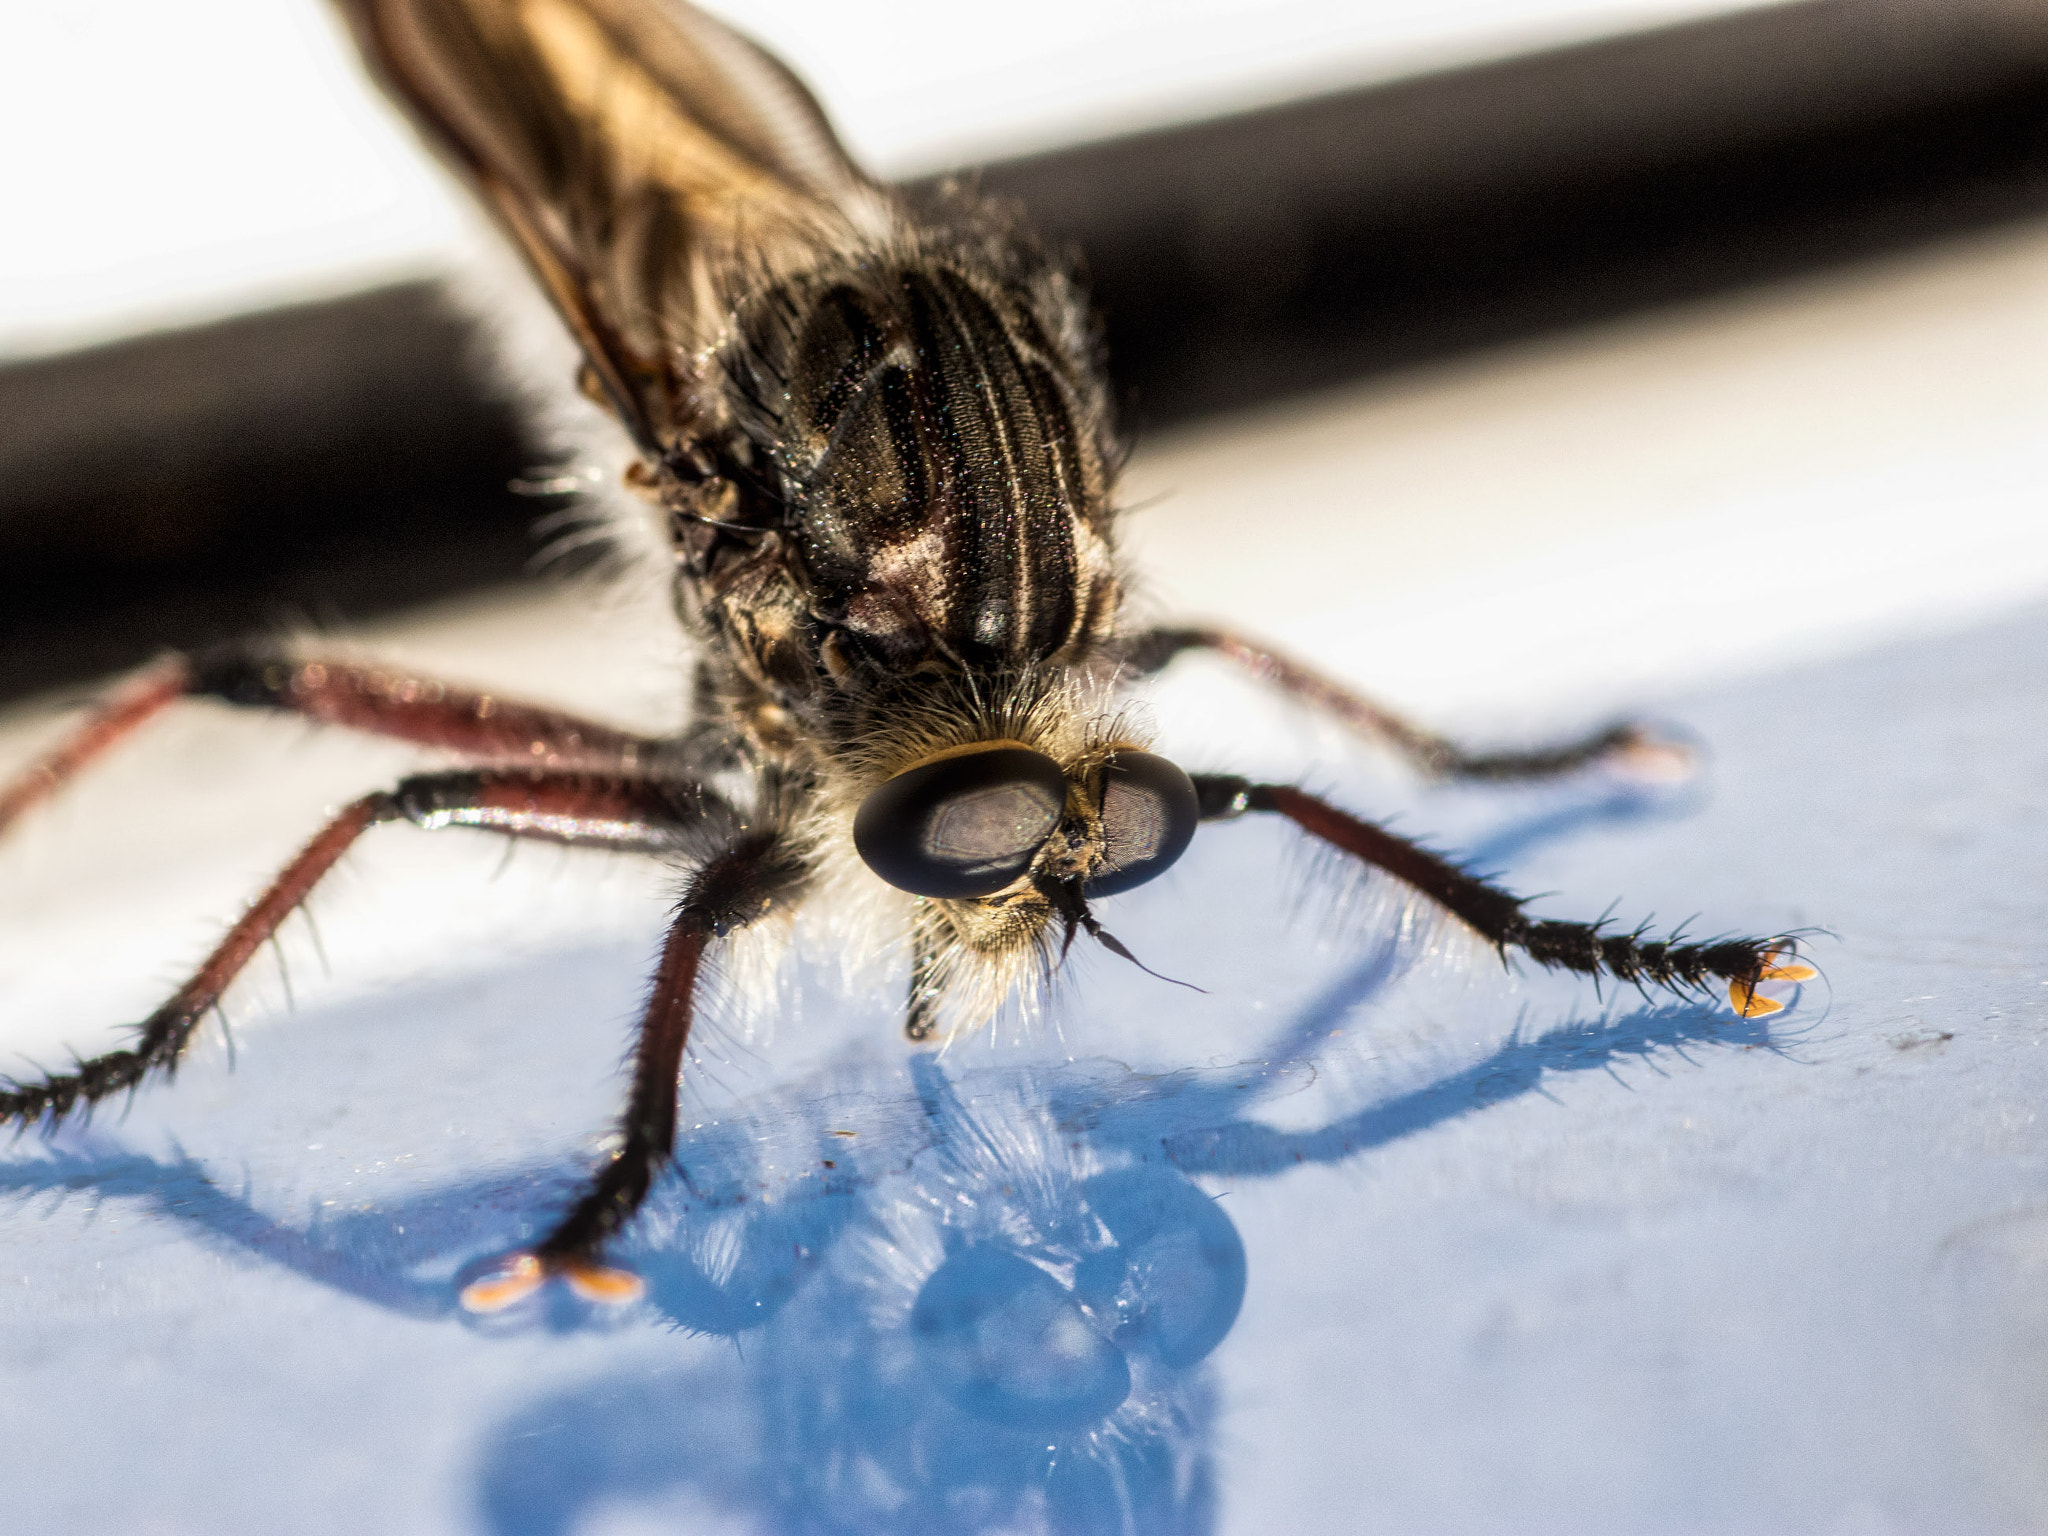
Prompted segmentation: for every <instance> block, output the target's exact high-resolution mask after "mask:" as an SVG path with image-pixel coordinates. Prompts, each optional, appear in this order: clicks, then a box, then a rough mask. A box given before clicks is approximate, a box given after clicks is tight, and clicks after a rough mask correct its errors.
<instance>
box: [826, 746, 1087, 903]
mask: <svg viewBox="0 0 2048 1536" xmlns="http://www.w3.org/2000/svg"><path fill="white" fill-rule="evenodd" d="M1066 804H1067V776H1066V775H1065V774H1064V773H1062V772H1060V765H1059V764H1058V763H1056V762H1054V761H1053V760H1052V759H1051V758H1049V757H1047V756H1045V754H1043V753H1042V752H1033V751H1031V750H1029V749H1028V748H1025V747H990V748H988V749H987V750H985V751H981V752H966V753H962V754H961V755H960V756H958V757H944V758H940V759H939V760H938V761H937V762H935V763H925V764H922V765H921V766H919V767H916V768H912V769H910V770H908V771H907V772H904V773H899V774H897V775H896V777H895V778H893V779H890V780H889V781H887V782H886V783H884V784H883V785H882V786H881V787H880V788H879V789H877V790H875V791H874V793H872V794H870V795H869V796H868V797H867V799H865V800H863V801H862V802H861V806H860V812H859V814H858V815H856V816H855V817H854V818H853V846H854V847H855V848H857V849H859V850H860V856H861V858H862V859H864V860H865V861H866V862H867V866H868V868H869V869H872V870H873V871H874V872H875V873H876V874H878V875H880V876H881V877H882V878H883V879H884V880H886V881H888V882H889V883H890V884H891V885H893V886H895V887H896V888H897V889H898V890H900V891H908V892H910V894H911V895H913V896H940V897H948V898H952V899H959V898H962V897H968V896H990V895H993V894H994V893H995V892H997V891H1000V890H1001V889H1002V888H1003V887H1004V886H1006V885H1008V884H1009V883H1010V882H1011V881H1013V880H1015V879H1016V878H1017V877H1018V876H1019V875H1021V874H1023V873H1024V871H1025V870H1027V869H1029V868H1030V867H1031V861H1032V859H1033V858H1034V857H1035V856H1036V855H1037V853H1038V850H1039V848H1040V847H1041V846H1043V845H1044V843H1045V840H1046V839H1047V838H1048V837H1050V836H1052V830H1053V828H1054V827H1056V826H1058V825H1059V823H1060V817H1061V816H1062V815H1063V814H1064V813H1065V810H1066Z"/></svg>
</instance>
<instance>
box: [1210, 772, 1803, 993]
mask: <svg viewBox="0 0 2048 1536" xmlns="http://www.w3.org/2000/svg"><path fill="white" fill-rule="evenodd" d="M1195 792H1196V794H1197V796H1198V797H1199V800H1200V803H1201V810H1202V817H1203V819H1204V820H1205V821H1221V820H1227V819H1229V818H1231V817H1234V816H1239V815H1242V814H1243V813H1245V812H1246V811H1270V812H1273V813H1275V814H1277V815H1280V816H1284V817H1286V818H1287V819H1288V820H1289V821H1291V822H1293V823H1294V824H1295V825H1296V826H1298V827H1300V828H1301V829H1302V830H1303V831H1305V832H1307V833H1308V834H1309V835H1310V836H1312V837H1316V838H1320V839H1321V840H1322V841H1323V842H1325V843H1328V844H1330V845H1331V846H1332V847H1334V848H1341V849H1342V850H1343V851H1344V852H1346V853H1348V854H1350V855H1351V856H1352V857H1354V858H1357V859H1360V860H1363V861H1364V862H1365V863H1367V864H1370V865H1372V866H1374V867H1375V868H1377V869H1382V870H1385V871H1386V872H1387V873H1388V874H1390V875H1392V876H1393V877H1394V878H1395V879H1397V880H1400V881H1401V882H1403V883H1404V884H1406V885H1408V886H1410V887H1412V888H1413V889H1415V890H1417V891H1420V892H1421V893H1422V894H1423V895H1424V896H1427V897H1428V898H1429V899H1430V900H1431V901H1433V902H1435V903H1436V904H1437V905H1439V906H1441V907H1442V908H1444V910H1446V911H1447V912H1449V913H1450V914H1451V915H1452V916H1453V917H1455V918H1457V919H1458V920H1459V921H1460V922H1462V923H1464V924H1465V926H1466V927H1468V928H1470V929H1472V930H1473V931H1474V932H1475V933H1477V934H1479V935H1480V937H1482V938H1484V939H1486V940H1487V941H1488V942H1489V943H1491V944H1493V945H1494V946H1495V947H1496V948H1498V949H1499V950H1500V951H1501V953H1502V955H1503V956H1505V955H1506V954H1507V953H1508V952H1509V951H1511V950H1512V951H1514V952H1516V953H1518V954H1522V955H1525V956H1527V957H1528V958H1529V959H1531V960H1533V961H1535V962H1536V963H1537V964H1538V965H1542V966H1547V967H1549V968H1551V969H1554V970H1562V971H1573V972H1576V973H1578V974H1579V975H1582V976H1611V977H1613V978H1614V979H1615V980H1617V981H1624V982H1629V983H1632V984H1634V985H1636V986H1641V987H1652V986H1655V987H1664V988H1667V989H1669V990H1671V991H1674V992H1680V993H1685V992H1696V991H1700V990H1703V989H1705V988H1707V987H1710V986H1712V985H1714V984H1715V983H1717V982H1718V983H1720V984H1721V985H1723V986H1725V988H1726V990H1727V994H1728V1001H1729V1002H1730V1004H1732V1005H1733V1007H1734V1009H1735V1011H1736V1012H1737V1013H1739V1014H1741V1015H1743V1016H1744V1017H1746V1018H1758V1017H1761V1016H1763V1015H1765V1014H1771V1013H1776V1012H1778V1011H1779V1010H1780V1009H1782V1008H1783V1007H1784V1006H1785V1005H1784V1004H1783V1003H1782V1002H1780V1001H1778V1000H1777V999H1776V998H1773V997H1768V996H1766V995H1765V994H1764V993H1762V992H1760V991H1758V990H1757V988H1758V987H1759V986H1760V985H1761V984H1762V983H1764V982H1767V981H1771V982H1801V981H1810V980H1811V979H1812V978H1813V976H1814V974H1815V973H1814V970H1813V968H1812V967H1811V966H1808V965H1802V964H1800V963H1798V962H1797V960H1796V958H1795V957H1796V954H1797V949H1798V945H1797V943H1796V941H1795V940H1794V939H1792V938H1791V937H1790V936H1785V935H1781V936H1779V937H1776V938H1764V939H1721V940H1717V941H1715V942H1713V943H1708V944H1677V943H1671V942H1668V941H1663V940H1654V939H1650V938H1648V937H1647V936H1646V935H1645V934H1644V933H1643V932H1642V931H1640V930H1638V931H1636V932H1631V933H1609V932H1606V931H1604V930H1603V928H1602V926H1601V925H1600V924H1598V923H1570V922H1556V921H1538V920H1536V919H1534V918H1531V917H1529V916H1527V915H1526V914H1525V913H1524V912H1523V911H1522V905H1523V903H1522V901H1521V899H1520V898H1519V897H1515V896H1511V895H1509V894H1508V893H1507V892H1506V891H1503V890H1501V889H1500V888H1499V887H1498V886H1494V885H1489V884H1488V883H1487V882H1486V881H1484V880H1481V879H1479V878H1477V877H1476V876H1473V875H1469V874H1467V873H1466V872H1465V871H1464V870H1462V869H1459V868H1458V867H1457V866H1456V865H1455V864H1452V863H1450V862H1449V861H1448V860H1445V859H1442V858H1439V857H1438V856H1437V855H1435V854H1433V853H1430V852H1428V851H1427V850H1426V849H1423V848H1418V847H1417V846H1416V845H1415V844H1413V843H1411V842H1409V841H1407V840H1406V839H1405V838H1399V837H1396V836H1394V834H1393V833H1391V832H1388V831H1387V830H1386V829H1384V828H1382V827H1378V826H1375V825H1374V824H1373V823H1371V822H1369V821H1362V820H1360V819H1359V818H1358V817H1356V816H1352V815H1350V814H1349V813H1347V812H1344V811H1340V810H1338V809H1337V808H1336V807H1335V806H1333V805H1330V804H1328V803H1327V802H1325V801H1323V800H1319V799H1317V798H1316V797H1315V796H1314V795H1311V794H1309V793H1307V792H1306V791H1305V790H1300V789H1295V788H1292V787H1291V786H1288V785H1285V784H1255V783H1253V782H1251V781H1250V780H1249V779H1240V778H1235V777H1230V776H1227V775H1223V774H1202V775H1198V776H1196V778H1195Z"/></svg>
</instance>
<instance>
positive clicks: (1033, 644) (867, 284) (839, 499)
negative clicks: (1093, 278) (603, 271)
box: [716, 233, 1120, 676]
mask: <svg viewBox="0 0 2048 1536" xmlns="http://www.w3.org/2000/svg"><path fill="white" fill-rule="evenodd" d="M856 258H858V259H856ZM1034 263H1035V264H1034ZM1078 307H1079V306H1078V301H1077V299H1076V298H1075V296H1074V294H1073V292H1072V291H1071V287H1070V285H1068V284H1066V282H1065V280H1064V279H1063V278H1060V277H1059V276H1058V274H1057V273H1056V271H1055V270H1054V269H1053V268H1052V267H1050V266H1049V265H1047V264H1045V263H1043V261H1042V259H1038V258H1035V256H1033V255H1031V254H1030V253H1026V254H1021V255H1020V254H1019V253H1018V252H1016V251H1013V250H1009V249H1007V248H1005V247H1002V246H1001V244H1000V242H996V243H995V244H993V245H991V244H986V243H984V244H983V245H979V246H977V245H974V244H972V243H970V242H962V241H959V240H957V239H954V240H951V241H950V242H946V241H938V240H935V239H932V238H928V237H919V236H916V235H915V234H914V233H913V234H911V235H906V236H905V237H904V238H903V239H902V240H901V241H899V242H898V243H897V244H896V245H894V246H892V247H890V248H888V249H885V250H876V251H869V252H859V253H852V254H845V255H840V256H836V257H833V258H831V259H827V260H823V261H821V263H820V265H819V266H818V267H817V268H816V269H815V270H813V271H811V272H808V273H806V274H805V275H803V276H802V277H800V278H797V279H792V280H785V281H778V282H776V283H773V284H770V285H768V286H767V287H766V288H764V289H762V290H761V291H757V292H753V293H750V294H748V295H746V296H745V297H744V298H743V299H741V300H740V301H739V302H738V303H737V304H736V306H735V309H734V312H733V322H732V327H731V332H730V335H729V336H728V338H727V340H726V341H725V343H724V344H723V345H722V346H721V347H720V349H719V350H718V353H717V355H716V361H717V365H718V366H717V377H718V379H719V380H720V381H721V383H722V392H721V398H722V404H723V409H724V413H725V415H726V417H727V419H728V420H729V421H730V422H731V423H732V425H733V428H734V430H735V431H736V432H737V433H738V434H739V435H741V436H742V437H743V438H744V439H745V441H746V444H747V446H748V449H749V450H750V452H751V455H752V456H753V458H754V461H755V472H754V478H755V480H756V481H757V482H758V483H760V484H762V485H764V486H765V485H768V484H770V483H772V487H773V494H774V496H775V497H776V498H777V499H779V501H780V503H781V507H782V515H783V519H784V521H783V526H784V527H785V528H786V530H787V531H788V533H789V535H790V538H791V543H790V546H789V557H790V558H791V559H792V561H794V562H795V563H796V564H797V565H798V566H800V568H801V580H802V582H803V584H804V585H805V587H806V588H807V591H808V596H809V600H810V602H811V605H812V615H813V618H814V620H815V621H816V623H817V624H818V625H819V627H820V630H821V631H822V632H825V633H831V634H833V635H835V636H836V637H837V638H836V645H837V646H838V648H839V655H840V658H841V659H842V660H843V661H844V662H845V664H846V670H849V671H856V672H857V671H861V670H867V671H871V672H874V673H877V674H880V675H883V676H888V675H892V674H899V673H903V672H906V671H909V670H912V669H915V668H918V667H920V666H923V665H926V664H930V663H934V662H936V663H939V664H941V665H945V666H951V667H957V668H965V669H969V670H974V671H990V670H997V669H1004V668H1019V667H1029V666H1033V665H1038V664H1041V663H1044V662H1047V661H1051V660H1055V659H1068V658H1072V657H1074V656H1076V655H1078V654H1080V653H1081V652H1083V651H1085V650H1087V649H1088V648H1090V647H1093V646H1097V645H1099V644H1100V643H1101V642H1102V640H1103V639H1105V638H1106V637H1107V635H1108V633H1109V631H1110V628H1111V626H1112V625H1113V623H1114V620H1115V613H1116V606H1117V599H1118V593H1119V590H1120V588H1119V583H1118V581H1117V578H1116V570H1115V561H1114V555H1113V551H1112V547H1111V543H1110V533H1109V527H1110V514H1109V499H1108V498H1109V481H1110V469H1109V466H1110V456H1109V448H1108V435H1107V424H1106V411H1105V409H1104V406H1103V403H1102V391H1101V386H1100V383H1099V380H1098V378H1097V376H1096V373H1095V370H1094V367H1093V359H1092V357H1090V356H1088V355H1087V354H1086V353H1085V352H1084V351H1082V350H1079V349H1078V348H1079V343H1078V341H1077V336H1078V335H1079V330H1078V326H1077V322H1076V320H1075V318H1074V313H1073V312H1075V311H1078ZM822 640H823V633H821V634H820V636H819V637H818V643H820V644H822Z"/></svg>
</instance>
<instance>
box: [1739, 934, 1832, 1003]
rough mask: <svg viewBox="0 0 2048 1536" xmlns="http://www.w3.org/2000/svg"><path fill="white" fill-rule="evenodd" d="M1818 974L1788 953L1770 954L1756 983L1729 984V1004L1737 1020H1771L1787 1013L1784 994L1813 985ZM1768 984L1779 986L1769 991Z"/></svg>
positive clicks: (1789, 951) (1786, 951)
mask: <svg viewBox="0 0 2048 1536" xmlns="http://www.w3.org/2000/svg"><path fill="white" fill-rule="evenodd" d="M1819 974H1820V972H1819V971H1816V970H1815V969H1814V968H1813V967H1812V966H1810V965H1807V964H1804V963H1803V962H1801V961H1799V960H1798V959H1796V958H1794V956H1793V952H1792V951H1791V950H1789V949H1773V950H1768V951H1766V952H1765V954H1764V957H1763V969H1762V970H1760V971H1759V972H1757V977H1756V980H1755V981H1731V982H1729V983H1728V1002H1729V1005H1730V1006H1731V1007H1733V1008H1734V1009H1735V1012H1736V1014H1737V1016H1738V1017H1741V1018H1745V1019H1763V1018H1769V1017H1770V1016H1771V1015H1772V1014H1774V1013H1782V1012H1784V1011H1785V1008H1786V1006H1787V1004H1788V1002H1789V999H1788V998H1786V997H1785V996H1783V995H1781V994H1784V993H1786V992H1789V991H1796V990H1797V988H1798V986H1799V984H1800V983H1801V982H1803V981H1811V980H1813V978H1814V977H1816V976H1818V975H1819ZM1766 983H1778V985H1775V986H1772V987H1771V988H1770V990H1768V991H1766V990H1765V986H1766Z"/></svg>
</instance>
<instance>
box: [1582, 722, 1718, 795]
mask: <svg viewBox="0 0 2048 1536" xmlns="http://www.w3.org/2000/svg"><path fill="white" fill-rule="evenodd" d="M1599 762H1600V765H1601V766H1602V767H1604V768H1606V769H1608V770H1609V771H1610V772H1613V773H1615V774H1617V775H1619V776H1620V777H1622V778H1625V779H1628V780H1630V781H1632V782H1634V783H1638V784H1643V785H1655V786H1660V787H1661V786H1668V785H1676V784H1684V783H1686V782H1688V781H1689V780H1690V779H1692V778H1693V777H1694V776H1695V775H1696V774H1697V773H1698V772H1699V768H1700V754H1699V751H1698V749H1697V748H1695V747H1693V746H1692V745H1691V744H1690V743H1688V742H1685V741H1681V740H1679V739H1678V738H1677V737H1675V736H1664V735H1660V734H1659V733H1658V732H1656V731H1654V730H1652V729H1651V728H1650V727H1649V726H1646V725H1626V726H1622V727H1621V728H1620V729H1618V730H1616V731H1615V733H1614V736H1613V739H1612V741H1611V742H1610V744H1609V745H1608V746H1607V748H1606V750H1605V751H1603V752H1602V753H1601V754H1600V758H1599Z"/></svg>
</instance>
